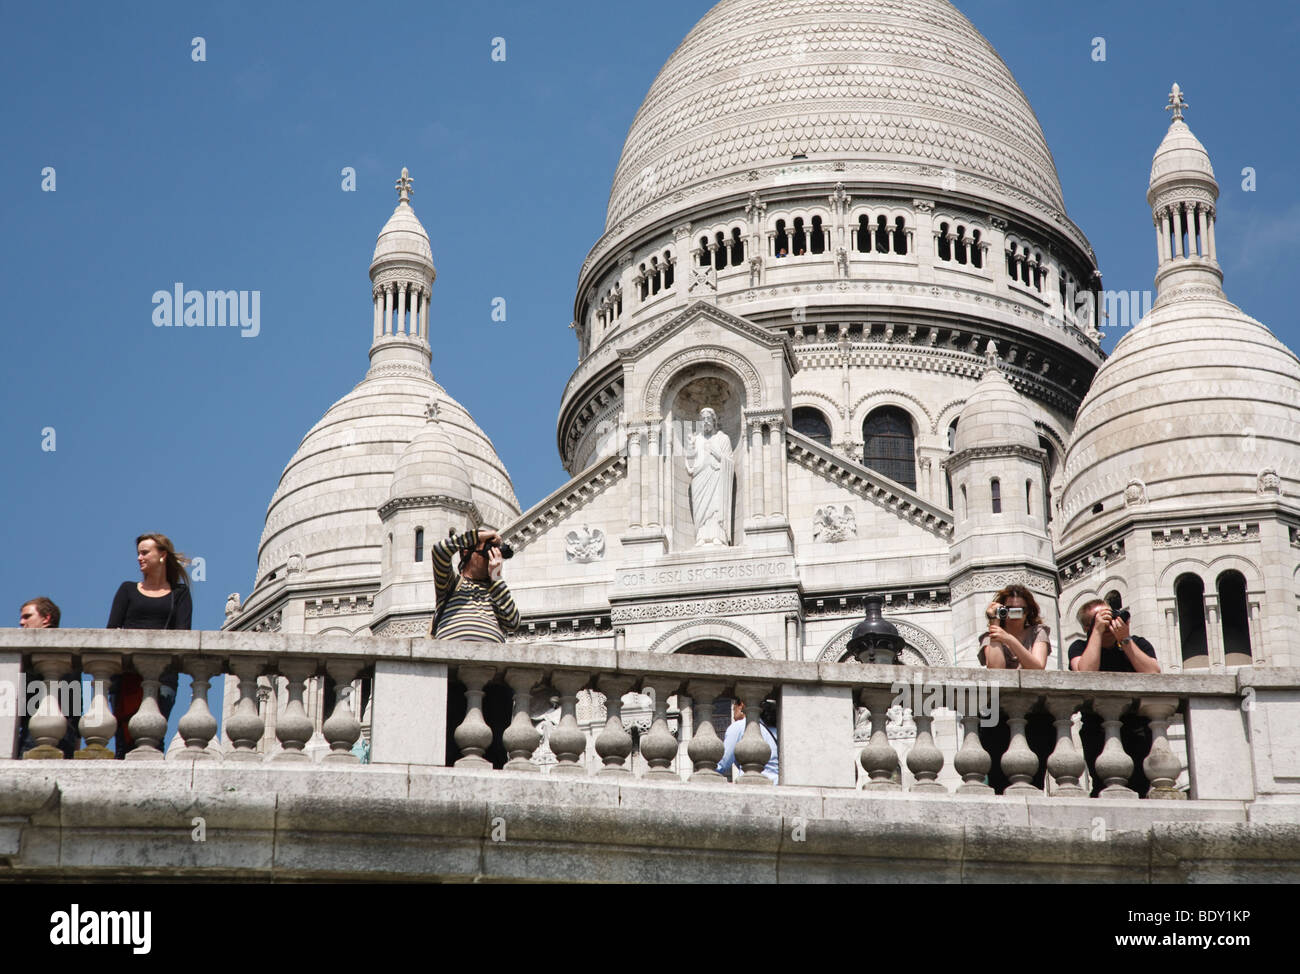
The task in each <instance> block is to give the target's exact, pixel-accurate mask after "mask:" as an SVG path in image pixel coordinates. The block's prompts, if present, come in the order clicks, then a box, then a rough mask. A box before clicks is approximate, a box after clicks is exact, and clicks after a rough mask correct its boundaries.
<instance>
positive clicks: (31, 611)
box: [18, 595, 59, 629]
mask: <svg viewBox="0 0 1300 974" xmlns="http://www.w3.org/2000/svg"><path fill="white" fill-rule="evenodd" d="M18 625H19V627H20V628H22V629H58V628H59V607H58V606H57V605H55V604H54V603H53V602H52V601H51V600H50V599H47V598H46V597H45V596H43V595H42V596H41V597H40V598H38V599H32V600H31V601H30V602H24V603H23V606H22V608H21V609H19V610H18Z"/></svg>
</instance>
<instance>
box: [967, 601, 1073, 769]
mask: <svg viewBox="0 0 1300 974" xmlns="http://www.w3.org/2000/svg"><path fill="white" fill-rule="evenodd" d="M984 616H985V618H986V619H988V631H987V632H984V633H981V634H980V648H979V653H978V658H979V661H980V663H981V665H983V666H985V667H987V668H988V669H990V670H1017V669H1026V670H1042V669H1046V668H1047V657H1048V656H1050V655H1051V652H1052V645H1051V641H1050V640H1051V630H1050V629H1049V628H1048V627H1047V626H1045V625H1044V624H1043V619H1042V615H1041V613H1040V610H1039V608H1038V602H1037V600H1036V599H1035V598H1034V593H1033V592H1031V591H1029V589H1027V588H1026V587H1025V586H1023V585H1008V586H1007V587H1006V588H1004V589H1002V591H1000V592H998V594H997V595H995V596H994V597H993V601H992V602H990V603H989V607H988V608H987V609H986V610H985V611H984ZM979 736H980V743H981V744H983V745H984V750H986V751H988V753H989V757H990V758H992V759H993V763H992V765H991V766H990V768H989V785H990V787H992V788H993V790H994V791H996V792H997V793H998V794H999V795H1000V794H1002V792H1003V791H1004V790H1006V787H1007V785H1008V784H1009V782H1008V780H1007V776H1006V775H1005V774H1004V773H1003V772H1002V755H1003V754H1005V753H1006V750H1007V748H1008V747H1010V746H1011V728H1010V727H1009V726H1008V725H1007V717H1006V714H1004V713H1001V712H999V714H998V722H997V723H996V724H994V725H993V726H991V727H984V726H981V727H980V729H979ZM1025 741H1026V743H1027V744H1028V745H1029V749H1030V750H1031V751H1033V752H1034V754H1036V755H1037V756H1038V772H1037V774H1035V775H1034V781H1033V784H1034V787H1035V788H1042V787H1043V780H1044V774H1045V772H1046V768H1047V758H1048V756H1049V755H1051V753H1052V748H1053V747H1055V746H1056V731H1055V729H1054V727H1053V725H1052V718H1051V715H1050V714H1046V713H1043V712H1040V711H1035V712H1033V713H1030V714H1029V715H1028V716H1027V718H1026V721H1025Z"/></svg>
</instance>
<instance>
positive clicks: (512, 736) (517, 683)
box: [501, 668, 542, 774]
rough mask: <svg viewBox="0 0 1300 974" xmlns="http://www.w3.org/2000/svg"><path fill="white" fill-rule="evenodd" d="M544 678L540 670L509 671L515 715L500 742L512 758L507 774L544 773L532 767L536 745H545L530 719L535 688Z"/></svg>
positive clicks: (507, 678)
mask: <svg viewBox="0 0 1300 974" xmlns="http://www.w3.org/2000/svg"><path fill="white" fill-rule="evenodd" d="M541 678H542V671H541V670H537V669H528V668H516V669H509V670H506V683H508V684H509V685H510V689H511V690H513V691H514V692H515V715H514V717H513V718H511V721H510V726H509V727H507V728H506V730H505V733H504V734H502V735H501V742H502V743H503V744H504V745H505V748H506V756H507V757H508V758H509V760H508V761H506V766H505V770H507V771H525V772H530V773H532V774H540V773H541V770H542V769H541V768H539V767H538V766H537V765H536V764H534V763H533V752H534V751H536V750H537V745H538V744H540V743H542V735H541V732H540V731H538V730H537V728H536V727H534V726H533V721H532V718H531V717H529V715H528V711H529V705H530V704H531V702H532V697H533V687H535V686H537V683H538V681H539V680H541Z"/></svg>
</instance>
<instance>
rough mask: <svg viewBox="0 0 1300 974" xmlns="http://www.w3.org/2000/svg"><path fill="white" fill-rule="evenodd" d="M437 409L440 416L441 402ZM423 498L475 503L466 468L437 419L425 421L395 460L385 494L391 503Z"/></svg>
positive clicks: (454, 445)
mask: <svg viewBox="0 0 1300 974" xmlns="http://www.w3.org/2000/svg"><path fill="white" fill-rule="evenodd" d="M437 408H438V411H439V413H441V409H442V406H441V403H439V404H438V407H437ZM425 497H434V498H450V499H451V500H457V501H465V502H468V503H473V502H474V489H473V487H472V486H471V480H470V475H469V469H468V468H467V467H466V466H465V461H464V460H463V459H462V458H461V455H460V450H458V449H457V448H456V444H454V443H453V442H452V441H451V437H450V436H448V435H447V432H446V430H444V429H443V428H442V423H441V421H440V420H439V419H438V418H437V416H433V417H430V418H429V419H428V420H427V421H426V422H425V424H424V428H423V429H422V430H420V432H418V433H416V434H415V437H414V438H413V439H412V440H411V442H410V443H408V444H407V445H406V449H405V450H403V451H402V455H401V456H400V457H398V458H397V468H396V469H395V470H394V471H393V486H392V489H391V490H390V491H389V493H388V499H389V500H390V501H391V500H397V499H399V498H425Z"/></svg>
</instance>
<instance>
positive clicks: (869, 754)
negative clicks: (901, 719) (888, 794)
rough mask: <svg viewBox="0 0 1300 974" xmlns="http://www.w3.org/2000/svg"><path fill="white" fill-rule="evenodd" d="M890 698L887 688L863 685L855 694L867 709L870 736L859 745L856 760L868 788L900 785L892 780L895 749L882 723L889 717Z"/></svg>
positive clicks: (896, 760)
mask: <svg viewBox="0 0 1300 974" xmlns="http://www.w3.org/2000/svg"><path fill="white" fill-rule="evenodd" d="M892 699H893V693H892V692H891V691H889V690H888V689H885V690H881V689H872V688H870V687H867V688H866V689H864V690H862V691H861V693H860V694H859V701H860V702H861V704H862V706H864V707H866V708H867V710H869V711H870V712H871V739H870V740H869V741H868V742H867V746H866V747H864V748H863V749H862V754H861V755H860V756H859V758H858V760H859V761H861V762H862V770H863V771H865V772H866V773H867V777H868V778H869V779H870V780H869V781H868V782H867V785H866V787H867V788H868V789H870V790H872V791H899V790H900V789H901V788H902V785H900V784H899V783H898V782H896V781H895V780H894V772H896V771H897V770H898V753H897V752H896V751H895V750H894V748H893V745H891V744H890V743H889V733H888V732H887V731H886V730H885V724H886V723H887V722H888V720H889V702H890V700H892Z"/></svg>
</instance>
